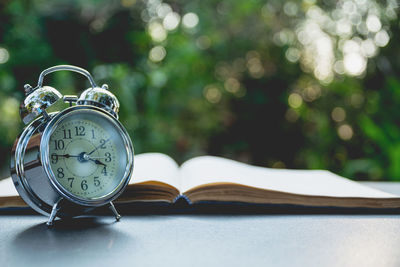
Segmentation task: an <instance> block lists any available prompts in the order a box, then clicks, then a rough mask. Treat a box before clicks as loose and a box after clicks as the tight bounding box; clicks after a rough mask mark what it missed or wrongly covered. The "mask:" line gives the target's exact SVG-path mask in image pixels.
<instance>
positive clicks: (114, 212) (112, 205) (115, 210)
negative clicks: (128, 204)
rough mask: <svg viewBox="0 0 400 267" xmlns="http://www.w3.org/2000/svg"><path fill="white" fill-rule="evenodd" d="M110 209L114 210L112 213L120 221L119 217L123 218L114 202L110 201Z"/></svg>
mask: <svg viewBox="0 0 400 267" xmlns="http://www.w3.org/2000/svg"><path fill="white" fill-rule="evenodd" d="M109 208H110V210H111V211H112V213H113V214H114V216H115V220H116V221H117V222H118V221H119V219H121V217H122V216H121V215H119V213H118V211H117V209H116V208H115V206H114V204H113V203H112V202H110V206H109Z"/></svg>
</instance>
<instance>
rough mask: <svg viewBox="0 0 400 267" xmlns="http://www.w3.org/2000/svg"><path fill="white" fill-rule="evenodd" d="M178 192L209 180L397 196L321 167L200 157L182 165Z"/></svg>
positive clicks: (326, 193) (314, 193)
mask: <svg viewBox="0 0 400 267" xmlns="http://www.w3.org/2000/svg"><path fill="white" fill-rule="evenodd" d="M180 176H181V188H180V190H181V192H186V191H188V190H190V189H192V188H194V187H197V186H201V185H205V184H210V183H237V184H242V185H246V186H251V187H256V188H261V189H267V190H275V191H280V192H286V193H292V194H300V195H312V196H328V197H364V198H398V197H399V196H396V195H393V194H389V193H386V192H382V191H380V190H376V189H373V188H370V187H368V186H364V185H361V184H359V183H357V182H354V181H351V180H349V179H346V178H343V177H341V176H339V175H336V174H334V173H331V172H329V171H324V170H288V169H270V168H263V167H255V166H251V165H248V164H244V163H240V162H236V161H233V160H229V159H224V158H219V157H213V156H203V157H197V158H194V159H191V160H188V161H187V162H185V163H184V164H183V165H182V167H181V172H180Z"/></svg>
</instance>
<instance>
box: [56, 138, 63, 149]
mask: <svg viewBox="0 0 400 267" xmlns="http://www.w3.org/2000/svg"><path fill="white" fill-rule="evenodd" d="M64 146H65V145H64V141H63V140H54V149H55V150H63V149H64Z"/></svg>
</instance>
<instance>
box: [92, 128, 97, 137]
mask: <svg viewBox="0 0 400 267" xmlns="http://www.w3.org/2000/svg"><path fill="white" fill-rule="evenodd" d="M92 139H96V136H95V135H94V129H92Z"/></svg>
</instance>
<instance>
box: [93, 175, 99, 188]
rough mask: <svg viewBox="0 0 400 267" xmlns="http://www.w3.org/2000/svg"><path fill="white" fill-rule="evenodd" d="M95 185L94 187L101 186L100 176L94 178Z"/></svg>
mask: <svg viewBox="0 0 400 267" xmlns="http://www.w3.org/2000/svg"><path fill="white" fill-rule="evenodd" d="M93 183H94V186H99V185H100V180H99V177H98V176H95V177H93Z"/></svg>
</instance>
